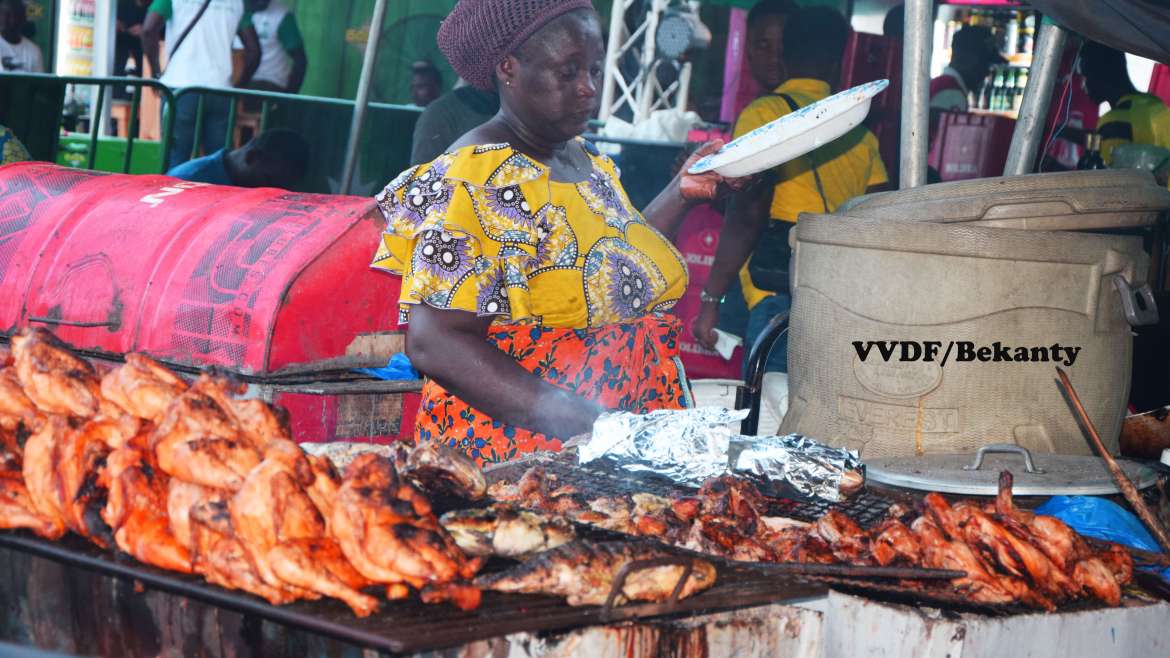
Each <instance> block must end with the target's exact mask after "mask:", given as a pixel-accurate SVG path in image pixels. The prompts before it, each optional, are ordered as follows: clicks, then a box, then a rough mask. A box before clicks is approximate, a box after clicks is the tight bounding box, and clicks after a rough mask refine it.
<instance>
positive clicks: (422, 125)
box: [410, 78, 500, 165]
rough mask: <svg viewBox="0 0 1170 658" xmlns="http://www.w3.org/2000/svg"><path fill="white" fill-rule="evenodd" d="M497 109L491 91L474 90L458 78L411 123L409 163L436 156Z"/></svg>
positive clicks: (493, 114) (484, 120) (413, 163)
mask: <svg viewBox="0 0 1170 658" xmlns="http://www.w3.org/2000/svg"><path fill="white" fill-rule="evenodd" d="M499 111H500V96H499V94H497V93H496V92H495V90H494V89H493V90H490V91H489V90H486V89H476V88H475V87H473V86H471V85H469V84H466V83H464V82H463V79H462V78H460V80H459V82H458V83H456V85H455V88H454V89H452V90H451V91H449V92H447V93H446V94H443V95H442V96H440V97H438V98H437V99H435V101H434V102H433V103H431V104H430V105H427V107H426V109H424V110H423V112H422V114H421V115H419V117H418V122H417V123H415V124H414V138H413V142H412V145H411V149H410V164H412V165H416V164H422V163H424V162H430V161H431V160H434V159H435V158H437V157H439V156H440V155H442V154H443V152H445V151H446V150H447V147H448V146H450V145H451V144H453V143H455V140H457V139H459V138H460V137H462V136H463V135H464V134H465V133H467V132H468V131H470V130H471V129H472V128H475V127H476V126H478V125H480V124H482V123H484V122H486V121H487V120H488V119H490V118H492V117H493V116H495V115H496V112H499Z"/></svg>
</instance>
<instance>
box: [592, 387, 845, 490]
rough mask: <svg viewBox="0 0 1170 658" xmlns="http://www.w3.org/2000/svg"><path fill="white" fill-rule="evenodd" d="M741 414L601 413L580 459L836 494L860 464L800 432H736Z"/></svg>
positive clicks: (686, 478)
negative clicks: (737, 477)
mask: <svg viewBox="0 0 1170 658" xmlns="http://www.w3.org/2000/svg"><path fill="white" fill-rule="evenodd" d="M747 414H748V412H747V410H740V411H730V410H727V409H724V408H722V407H702V408H698V409H682V410H661V411H654V412H651V413H648V414H641V415H639V414H632V413H625V412H621V413H611V414H605V415H603V416H601V417H600V418H598V419H597V421H596V422H595V423H594V425H593V434H592V436H591V437H590V438H589V439H588V440H587V441H585V442H584V443H582V444H581V445H580V446H579V447H578V456H579V459H580V461H581V463H582V464H587V463H589V462H592V461H595V460H598V459H607V460H610V461H611V462H612V463H613V464H614V465H615V466H616V467H617V468H619V469H621V470H623V471H625V472H627V473H630V474H632V475H637V476H641V475H651V474H652V475H657V476H661V477H665V478H668V479H670V480H671V481H673V482H675V483H677V484H680V485H683V486H690V487H699V486H701V485H702V484H703V482H705V481H706V480H708V479H709V478H712V477H718V476H720V475H723V474H725V473H733V474H736V475H741V476H744V477H747V478H749V479H751V480H752V481H753V482H754V483H755V484H756V486H757V487H759V488H760V490H761V491H762V492H763V493H765V494H768V495H773V496H792V495H796V496H802V497H807V498H822V499H825V500H829V501H834V502H835V501H837V500H840V499H841V497H842V495H841V484H842V477H843V476H845V474H846V473H848V472H852V473H851V474H850V475H851V477H852V476H856V474H857V473H859V472H860V471H861V460H860V459H859V457H858V455H857V453H856V452H853V451H850V450H845V449H842V448H830V447H828V446H826V445H824V444H822V443H820V442H818V441H816V440H814V439H811V438H809V437H806V436H801V435H798V434H793V435H789V436H743V435H740V434H739V433H738V432H737V430H738V424H739V422H740V421H741V420H743V419H744V418H746V417H747Z"/></svg>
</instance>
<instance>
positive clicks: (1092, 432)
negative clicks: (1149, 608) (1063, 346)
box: [1056, 366, 1170, 553]
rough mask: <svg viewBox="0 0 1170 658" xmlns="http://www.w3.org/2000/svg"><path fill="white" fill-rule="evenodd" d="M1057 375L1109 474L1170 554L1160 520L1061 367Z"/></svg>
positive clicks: (1169, 540) (1168, 540) (1168, 542)
mask: <svg viewBox="0 0 1170 658" xmlns="http://www.w3.org/2000/svg"><path fill="white" fill-rule="evenodd" d="M1056 374H1057V375H1059V376H1060V385H1061V387H1062V388H1063V389H1064V393H1065V395H1067V396H1068V399H1069V401H1071V402H1072V405H1073V409H1075V410H1076V412H1077V417H1078V418H1079V419H1080V421H1081V425H1082V426H1084V428H1085V430H1086V431H1087V432H1088V434H1089V438H1090V439H1091V440H1092V443H1093V446H1094V447H1095V448H1096V449H1097V452H1099V453H1101V458H1102V459H1104V460H1105V465H1106V466H1108V467H1109V472H1110V473H1112V474H1113V479H1114V480H1116V481H1117V486H1119V487H1120V488H1121V493H1122V494H1124V495H1125V499H1126V500H1128V501H1129V504H1130V505H1132V506H1133V509H1134V511H1135V512H1137V515H1138V517H1140V518H1141V520H1142V522H1143V523H1145V524H1146V527H1147V528H1149V529H1150V532H1152V533H1153V534H1154V538H1155V539H1157V540H1158V545H1159V546H1161V547H1162V550H1164V551H1166V552H1167V553H1170V537H1168V536H1167V535H1166V531H1165V530H1164V529H1163V528H1162V524H1161V523H1158V519H1157V518H1156V517H1155V516H1154V514H1153V512H1151V511H1150V508H1149V507H1147V506H1146V501H1144V500H1142V497H1141V494H1139V493H1138V490H1137V488H1136V487H1134V486H1133V483H1132V482H1130V481H1129V478H1128V477H1127V476H1126V475H1125V473H1124V472H1123V471H1122V470H1121V467H1120V466H1118V465H1117V461H1116V460H1114V459H1113V455H1111V454H1109V451H1108V450H1106V449H1105V444H1104V443H1102V442H1101V436H1100V435H1099V434H1097V428H1096V427H1094V426H1093V421H1092V420H1090V419H1089V414H1088V413H1087V412H1086V411H1085V407H1084V405H1082V404H1081V399H1080V398H1079V397H1077V392H1076V391H1075V390H1073V386H1072V382H1070V381H1069V380H1068V375H1066V374H1065V373H1064V370H1062V369H1061V368H1060V366H1057V367H1056Z"/></svg>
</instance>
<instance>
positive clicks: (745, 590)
mask: <svg viewBox="0 0 1170 658" xmlns="http://www.w3.org/2000/svg"><path fill="white" fill-rule="evenodd" d="M4 549H9V550H14V551H19V552H21V553H26V554H31V555H35V556H39V557H42V558H48V559H50V560H53V561H56V562H60V563H64V564H66V565H69V566H72V567H77V568H81V569H84V570H87V571H92V572H98V573H101V574H104V575H106V576H113V577H116V578H120V579H130V580H132V581H135V582H136V583H141V584H142V585H143V586H144V587H146V588H150V589H156V590H160V591H164V592H168V593H170V594H176V595H180V596H182V597H186V598H189V599H194V600H197V601H201V602H205V603H209V604H211V605H213V606H216V607H219V608H222V609H225V610H230V611H234V612H240V613H244V614H246V615H252V616H255V617H259V618H261V619H265V620H270V621H273V622H276V623H278V624H281V625H284V626H286V627H290V628H293V629H299V630H303V631H309V632H311V633H314V634H319V635H323V636H327V637H330V638H335V639H337V640H340V641H343V642H348V643H352V644H355V645H358V646H363V647H368V648H372V649H378V650H382V651H390V652H395V653H409V652H416V651H424V650H432V649H441V648H446V647H453V646H459V645H463V644H467V643H469V642H473V641H477V640H485V639H488V638H492V637H497V636H501V635H506V634H510V633H517V632H542V631H567V630H570V629H574V628H581V627H585V626H594V625H599V624H611V623H615V622H621V621H631V620H648V619H670V618H679V617H686V616H691V615H697V614H706V613H713V612H720V611H725V610H732V609H738V608H748V607H753V606H758V605H764V604H769V603H777V602H781V601H793V600H801V599H807V598H812V597H816V596H820V595H823V594H824V593H825V591H826V589H827V588H826V586H825V585H823V584H816V583H812V582H809V581H808V580H805V579H802V578H798V577H795V576H787V575H774V576H769V577H761V575H760V574H758V573H754V572H752V571H750V570H747V569H739V568H736V567H734V566H732V565H728V564H725V563H720V562H718V561H714V560H713V562H715V563H716V568H717V571H718V578H717V580H716V583H715V586H714V587H712V588H711V589H709V590H706V591H704V592H701V593H699V594H696V595H695V596H692V597H689V598H686V599H682V600H680V601H678V602H677V603H673V604H671V603H650V604H643V603H636V604H628V605H622V606H617V607H613V608H606V607H603V606H579V607H573V606H569V605H568V604H567V603H565V601H564V599H562V598H554V597H548V596H536V595H526V594H501V593H497V592H484V596H483V603H482V605H481V606H480V607H479V608H478V609H476V610H473V611H467V612H463V611H460V610H457V609H455V608H454V607H452V606H450V605H445V604H443V605H424V604H423V603H421V602H419V601H418V600H417V599H414V598H412V599H407V600H402V601H389V602H387V601H383V605H382V608H381V610H379V611H378V612H377V613H375V614H373V615H371V616H370V617H367V618H365V619H359V618H357V617H355V616H354V615H353V613H352V612H351V611H350V609H349V608H348V607H346V606H345V605H344V604H343V603H341V602H340V601H335V600H331V599H323V600H319V601H301V602H297V603H293V604H290V605H284V606H274V605H270V604H269V603H267V602H266V601H264V600H262V599H260V598H257V597H254V596H252V595H249V594H245V593H242V592H237V591H231V590H226V589H222V588H219V587H216V586H214V585H210V584H208V583H207V582H205V581H204V580H202V579H201V578H199V577H197V576H187V575H184V574H178V573H174V572H168V571H163V570H160V569H155V568H153V567H149V566H146V565H143V564H141V563H139V562H137V561H135V560H133V559H132V558H130V557H128V556H126V555H124V554H120V553H113V552H110V551H106V550H103V549H101V548H98V547H96V546H93V545H91V544H89V543H88V542H86V541H85V540H83V539H81V538H79V537H76V536H73V535H69V536H67V537H65V538H63V539H62V540H61V541H55V542H51V541H46V540H43V539H40V538H37V537H34V536H32V535H30V534H27V533H25V532H23V531H17V532H0V555H2V554H3V552H4ZM669 550H672V551H673V550H674V549H669ZM678 554H679V555H685V554H686V553H685V552H684V551H678ZM502 566H504V563H502V562H501V563H500V564H496V565H489V567H488V569H489V570H490V569H492V568H500V567H502ZM44 586H46V587H62V586H63V585H62V584H61V583H44Z"/></svg>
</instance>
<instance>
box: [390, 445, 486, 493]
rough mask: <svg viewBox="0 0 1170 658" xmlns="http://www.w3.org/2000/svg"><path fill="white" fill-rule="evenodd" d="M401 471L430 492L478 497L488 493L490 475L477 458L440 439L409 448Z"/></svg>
mask: <svg viewBox="0 0 1170 658" xmlns="http://www.w3.org/2000/svg"><path fill="white" fill-rule="evenodd" d="M401 472H402V474H403V475H405V476H406V477H408V478H410V480H411V481H412V482H414V483H415V484H416V485H418V487H419V488H420V489H422V490H423V491H425V492H427V493H442V494H449V495H452V496H457V497H459V498H463V499H465V500H479V499H480V498H483V497H484V494H486V493H487V479H486V478H484V476H483V471H482V470H480V468H479V465H478V464H476V463H475V461H473V460H471V459H469V458H468V457H467V456H466V455H463V454H461V453H458V452H456V451H454V450H452V449H451V448H448V447H447V446H444V445H439V444H437V443H424V444H419V445H417V446H415V447H414V449H413V450H411V451H410V454H409V456H408V457H407V458H406V463H405V464H404V467H403V469H402V471H401Z"/></svg>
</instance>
